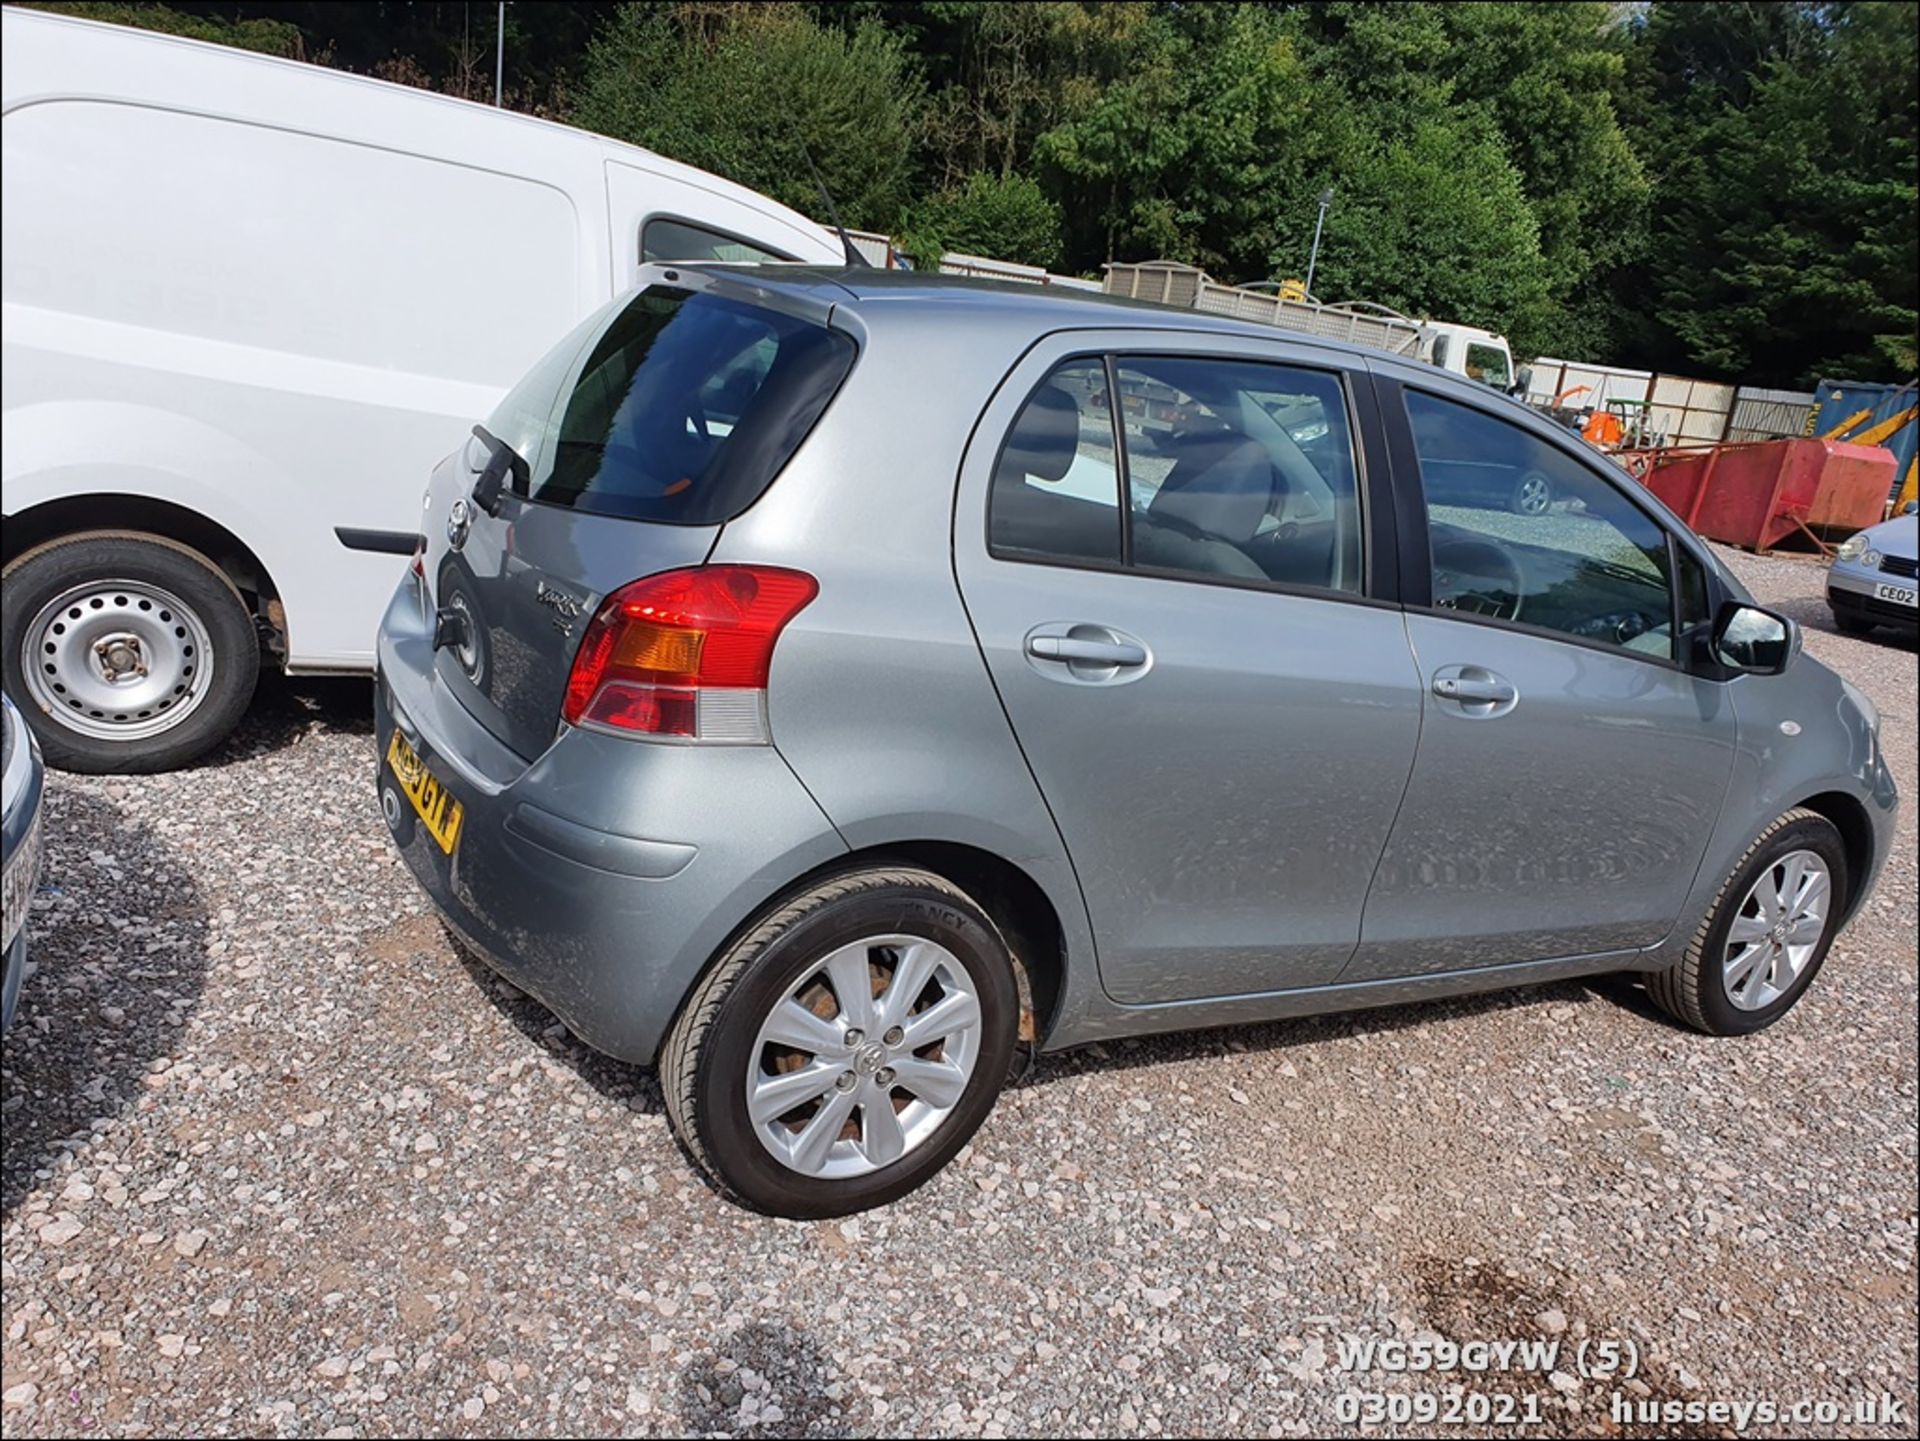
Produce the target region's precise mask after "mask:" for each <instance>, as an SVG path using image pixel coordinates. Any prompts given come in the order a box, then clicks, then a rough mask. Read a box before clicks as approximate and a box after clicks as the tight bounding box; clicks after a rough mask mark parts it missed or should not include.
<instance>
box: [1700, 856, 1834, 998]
mask: <svg viewBox="0 0 1920 1441" xmlns="http://www.w3.org/2000/svg"><path fill="white" fill-rule="evenodd" d="M1832 903H1833V873H1832V872H1831V871H1829V870H1828V869H1827V863H1826V862H1825V861H1824V860H1822V859H1821V858H1820V857H1819V856H1818V855H1817V854H1815V853H1814V852H1813V851H1789V852H1788V853H1787V854H1786V855H1784V856H1782V857H1780V859H1779V860H1777V861H1775V862H1774V863H1773V864H1772V865H1770V866H1768V867H1767V868H1766V870H1764V871H1762V872H1761V873H1760V878H1759V879H1758V880H1756V881H1755V882H1754V883H1753V888H1752V889H1751V890H1749V891H1748V892H1747V898H1746V899H1745V900H1744V901H1742V902H1741V903H1740V911H1739V914H1737V915H1736V916H1735V917H1734V918H1733V928H1732V929H1731V930H1730V931H1728V933H1727V954H1726V960H1725V963H1724V967H1723V970H1722V976H1723V979H1724V983H1725V985H1726V988H1727V999H1728V1000H1730V1001H1732V1002H1733V1004H1734V1005H1735V1006H1737V1007H1739V1008H1740V1009H1741V1010H1743V1011H1757V1010H1760V1009H1761V1008H1762V1007H1765V1006H1770V1005H1772V1004H1773V1003H1774V1002H1775V1001H1777V1000H1779V999H1780V997H1782V996H1783V995H1785V994H1786V993H1787V991H1788V990H1789V989H1791V988H1792V986H1793V983H1794V982H1795V981H1796V980H1798V979H1799V978H1800V973H1801V972H1802V971H1804V970H1806V968H1807V962H1809V961H1810V960H1812V959H1813V952H1814V949H1815V947H1817V946H1818V945H1819V944H1820V937H1821V936H1822V935H1823V934H1825V932H1826V929H1827V910H1828V907H1829V906H1831V905H1832Z"/></svg>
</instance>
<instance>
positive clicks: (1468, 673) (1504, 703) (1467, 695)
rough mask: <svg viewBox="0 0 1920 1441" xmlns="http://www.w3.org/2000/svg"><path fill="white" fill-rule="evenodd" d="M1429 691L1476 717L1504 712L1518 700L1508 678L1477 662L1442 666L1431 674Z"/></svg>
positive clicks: (1460, 710)
mask: <svg viewBox="0 0 1920 1441" xmlns="http://www.w3.org/2000/svg"><path fill="white" fill-rule="evenodd" d="M1433 693H1434V694H1435V695H1436V696H1438V697H1439V698H1440V699H1441V700H1444V701H1452V702H1453V704H1454V706H1455V707H1456V708H1457V709H1458V712H1459V713H1460V714H1462V715H1468V716H1473V717H1476V718H1485V717H1488V716H1498V715H1505V714H1506V713H1507V712H1508V711H1510V710H1512V709H1513V708H1514V706H1515V705H1517V704H1518V703H1519V700H1520V692H1519V690H1518V688H1516V687H1515V686H1514V684H1513V682H1512V681H1510V680H1508V679H1507V678H1506V677H1505V676H1502V675H1495V674H1494V673H1493V672H1492V671H1490V670H1486V669H1484V668H1483V667H1480V666H1477V665H1448V666H1442V667H1441V668H1440V669H1439V670H1437V671H1435V672H1434V673H1433Z"/></svg>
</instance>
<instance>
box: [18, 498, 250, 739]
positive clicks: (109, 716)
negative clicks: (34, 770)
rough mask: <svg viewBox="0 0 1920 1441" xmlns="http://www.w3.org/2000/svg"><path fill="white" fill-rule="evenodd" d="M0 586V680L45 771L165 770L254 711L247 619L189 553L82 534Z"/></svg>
mask: <svg viewBox="0 0 1920 1441" xmlns="http://www.w3.org/2000/svg"><path fill="white" fill-rule="evenodd" d="M4 578H5V583H6V597H7V603H6V607H5V615H4V620H3V621H0V672H3V673H4V677H5V682H6V691H7V694H8V695H10V696H12V697H13V700H14V703H15V704H16V705H18V706H19V708H20V712H21V714H22V715H24V716H25V717H26V718H27V723H28V724H29V725H31V726H32V727H33V731H34V734H35V735H36V736H37V737H39V740H40V749H41V752H42V754H43V755H45V757H46V759H47V763H48V764H49V765H51V766H54V767H57V768H58V769H60V770H65V771H76V772H79V773H81V774H86V775H103V774H122V775H126V774H137V773H144V772H150V771H164V770H171V769H173V768H175V767H177V766H182V765H185V764H187V763H188V762H189V761H191V760H193V759H195V758H196V757H198V756H200V755H201V754H203V753H204V752H206V751H207V750H208V749H209V748H210V747H212V746H214V745H216V744H218V743H219V742H220V741H221V740H223V739H224V738H225V737H226V736H227V735H228V734H229V733H230V732H231V731H232V730H233V727H234V725H235V724H236V723H237V722H238V721H239V719H240V717H241V715H242V714H244V713H245V711H246V709H247V705H248V703H249V702H250V701H251V700H252V699H253V692H254V687H255V685H256V684H257V683H258V681H259V677H260V639H259V636H258V635H257V634H256V633H255V631H254V625H253V617H252V615H251V613H250V612H249V611H248V609H247V605H246V603H245V601H243V600H242V599H241V596H240V593H239V591H237V590H236V589H234V586H233V582H232V581H230V580H228V579H227V577H226V575H225V574H224V573H222V572H221V570H220V569H219V567H217V566H216V565H214V564H213V562H211V561H210V560H208V559H207V558H206V557H205V556H203V555H201V554H200V553H199V552H198V551H196V550H193V549H191V548H190V547H188V546H184V545H181V544H180V543H178V542H177V541H172V540H167V539H165V538H163V537H160V536H154V535H146V534H142V533H140V532H137V531H91V532H87V533H85V534H81V535H70V536H63V537H61V538H60V539H58V540H51V541H48V542H46V543H45V544H44V545H39V546H35V547H34V548H33V549H32V550H29V551H27V552H25V553H24V554H22V555H21V556H19V557H18V558H17V559H16V560H14V561H13V562H12V563H11V564H10V565H8V566H7V568H6V570H5V572H4Z"/></svg>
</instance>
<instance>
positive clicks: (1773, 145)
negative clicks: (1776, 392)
mask: <svg viewBox="0 0 1920 1441" xmlns="http://www.w3.org/2000/svg"><path fill="white" fill-rule="evenodd" d="M1917 18H1920V12H1917V11H1916V10H1915V8H1914V7H1912V6H1910V5H1901V4H1881V3H1857V4H1849V5H1832V6H1829V5H1820V6H1815V5H1790V6H1774V7H1750V6H1735V5H1707V6H1679V5H1658V6H1656V7H1655V8H1654V10H1653V11H1652V13H1651V14H1650V15H1649V16H1648V19H1647V24H1646V27H1645V30H1644V32H1643V34H1642V36H1641V40H1640V43H1641V44H1642V45H1643V46H1644V47H1646V53H1643V54H1642V55H1641V56H1640V57H1639V58H1638V64H1637V66H1636V76H1637V80H1638V83H1639V85H1640V96H1639V101H1638V103H1639V105H1640V106H1641V107H1642V113H1643V114H1644V115H1645V116H1646V124H1647V131H1648V134H1649V137H1650V140H1651V142H1652V145H1653V148H1654V163H1655V167H1656V171H1657V174H1658V198H1657V202H1656V205H1655V207H1654V219H1653V222H1652V224H1651V225H1650V228H1649V233H1648V242H1647V251H1646V255H1645V258H1644V260H1643V262H1642V263H1641V265H1639V266H1638V267H1636V268H1635V269H1634V270H1633V271H1631V272H1628V273H1625V274H1623V275H1622V277H1621V293H1622V301H1623V307H1624V305H1625V304H1626V303H1628V297H1629V295H1644V296H1648V297H1650V298H1651V300H1652V306H1651V311H1652V314H1651V315H1650V317H1649V318H1648V321H1647V323H1646V324H1645V325H1644V326H1643V327H1642V329H1641V331H1640V333H1639V334H1638V336H1636V337H1635V340H1634V353H1633V355H1632V358H1633V359H1635V360H1637V361H1640V362H1641V363H1646V364H1651V365H1655V366H1659V367H1664V368H1670V369H1691V370H1696V371H1705V372H1707V373H1710V374H1716V375H1722V376H1726V377H1728V378H1730V379H1731V378H1739V379H1744V380H1748V381H1750V382H1754V383H1760V384H1766V383H1773V384H1783V385H1791V384H1803V383H1807V382H1811V381H1813V380H1816V379H1818V378H1820V377H1821V376H1823V375H1833V376H1851V377H1855V378H1862V379H1882V378H1883V379H1896V378H1905V377H1907V376H1910V375H1911V373H1912V370H1913V365H1914V352H1915V330H1916V310H1917V309H1920V297H1917V296H1916V285H1917V283H1920V282H1917V281H1916V272H1917V271H1920V254H1917V253H1916V252H1917V246H1916V220H1915V213H1916V206H1917V204H1920V190H1917V189H1916V184H1915V131H1916V109H1917V106H1916V83H1915V72H1914V68H1913V63H1912V62H1913V55H1914V53H1915V47H1916V41H1920V30H1917V27H1916V20H1917Z"/></svg>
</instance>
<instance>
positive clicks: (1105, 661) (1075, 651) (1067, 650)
mask: <svg viewBox="0 0 1920 1441" xmlns="http://www.w3.org/2000/svg"><path fill="white" fill-rule="evenodd" d="M1027 654H1028V655H1030V656H1033V657H1034V658H1035V659H1037V660H1060V661H1077V662H1078V663H1080V664H1081V665H1118V666H1135V665H1145V664H1146V663H1147V648H1146V647H1145V646H1143V645H1140V644H1138V643H1136V642H1134V641H1130V640H1086V639H1083V638H1081V637H1080V636H1073V635H1030V636H1028V637H1027Z"/></svg>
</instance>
